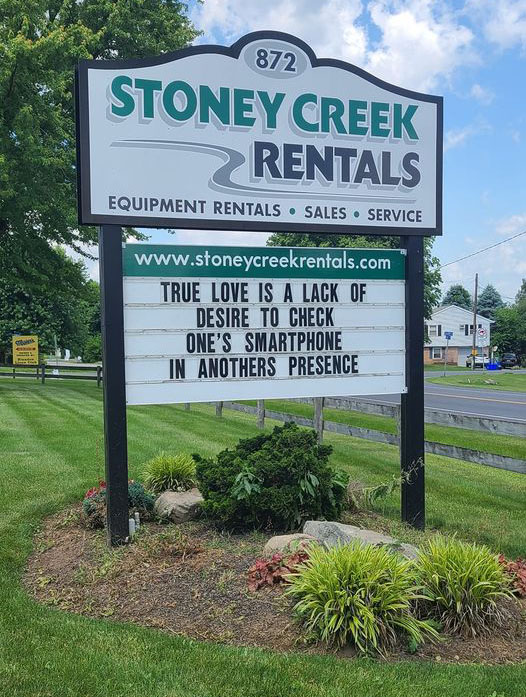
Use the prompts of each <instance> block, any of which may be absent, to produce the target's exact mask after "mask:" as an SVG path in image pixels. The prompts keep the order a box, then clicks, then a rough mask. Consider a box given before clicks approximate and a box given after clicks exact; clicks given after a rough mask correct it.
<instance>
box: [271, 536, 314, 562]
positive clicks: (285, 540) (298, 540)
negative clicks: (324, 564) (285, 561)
mask: <svg viewBox="0 0 526 697" xmlns="http://www.w3.org/2000/svg"><path fill="white" fill-rule="evenodd" d="M312 541H315V539H314V537H312V535H305V533H303V532H296V533H294V534H293V535H275V536H274V537H271V538H270V540H269V541H268V542H267V544H266V545H265V546H264V547H263V556H264V557H271V556H272V555H273V554H276V553H278V552H279V553H281V554H283V553H284V552H294V551H296V549H298V548H302V547H305V546H307V545H308V544H309V542H312Z"/></svg>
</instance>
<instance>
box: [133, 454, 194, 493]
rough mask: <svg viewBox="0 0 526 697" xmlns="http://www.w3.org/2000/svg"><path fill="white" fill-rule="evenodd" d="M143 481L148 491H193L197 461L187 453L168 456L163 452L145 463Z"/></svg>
mask: <svg viewBox="0 0 526 697" xmlns="http://www.w3.org/2000/svg"><path fill="white" fill-rule="evenodd" d="M143 479H144V483H145V485H146V486H147V487H148V489H151V491H154V492H161V491H165V490H167V489H170V490H172V491H184V490H185V489H191V488H192V487H193V486H194V485H195V461H194V459H193V457H192V456H191V455H186V454H185V453H181V454H179V455H167V454H166V453H164V452H161V453H159V455H157V456H156V457H154V458H152V459H151V460H148V462H146V463H145V465H144V467H143Z"/></svg>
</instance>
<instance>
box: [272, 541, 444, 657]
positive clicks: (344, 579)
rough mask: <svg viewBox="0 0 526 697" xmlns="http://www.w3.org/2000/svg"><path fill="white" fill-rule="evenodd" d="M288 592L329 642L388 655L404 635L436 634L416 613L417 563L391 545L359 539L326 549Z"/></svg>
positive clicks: (415, 639) (314, 632)
mask: <svg viewBox="0 0 526 697" xmlns="http://www.w3.org/2000/svg"><path fill="white" fill-rule="evenodd" d="M287 580H288V582H289V587H288V588H287V590H286V591H285V592H286V593H287V594H288V595H291V596H293V597H294V598H296V599H297V603H296V605H295V606H294V610H295V612H296V614H297V615H298V616H299V618H300V619H301V620H302V622H303V624H304V626H305V627H306V629H307V631H308V634H309V635H310V636H311V637H312V638H314V639H316V640H318V641H321V642H323V643H324V644H327V645H328V646H334V647H341V646H344V645H345V644H348V643H350V644H353V645H354V646H355V647H356V648H357V649H358V651H360V652H361V653H371V652H373V651H376V652H378V653H383V652H384V651H385V649H387V648H388V647H390V646H392V645H393V644H394V643H395V642H396V640H397V637H398V635H399V634H406V635H408V638H409V639H410V640H411V641H412V643H413V644H421V643H422V642H423V641H424V640H425V638H427V637H429V638H436V637H437V636H438V635H437V632H436V630H435V629H434V628H433V627H432V625H431V624H430V623H428V622H426V621H424V620H421V619H418V618H417V617H415V616H414V614H413V612H412V608H413V604H414V602H415V601H416V600H417V598H418V597H419V594H418V591H419V589H418V585H417V579H416V573H415V567H414V563H413V562H411V561H408V560H405V559H403V558H402V557H400V556H398V555H397V554H393V552H391V551H389V550H388V549H386V548H385V547H373V546H372V545H364V544H363V543H361V542H359V541H355V542H352V543H351V544H348V545H344V546H338V547H333V548H332V549H329V550H327V549H324V548H322V547H314V546H311V547H309V558H308V560H307V561H306V562H305V563H304V564H303V565H301V566H300V567H299V568H298V570H297V572H296V573H293V574H291V575H290V576H289V577H288V579H287Z"/></svg>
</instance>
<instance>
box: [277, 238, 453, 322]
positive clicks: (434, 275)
mask: <svg viewBox="0 0 526 697" xmlns="http://www.w3.org/2000/svg"><path fill="white" fill-rule="evenodd" d="M267 244H268V245H270V246H274V247H286V246H291V247H371V248H375V249H381V248H387V249H397V248H398V247H399V246H400V238H399V237H377V236H373V235H370V236H366V235H359V236H356V237H355V236H353V235H329V234H309V235H305V234H302V233H295V232H276V233H274V234H273V235H272V236H271V237H270V238H269V239H268V241H267ZM432 248H433V240H432V239H430V238H425V239H424V264H425V266H424V314H425V318H426V319H429V318H430V317H431V313H432V312H433V308H434V307H436V305H437V304H438V301H439V299H440V282H441V280H442V278H441V274H440V262H439V260H438V259H437V257H435V256H433V254H432Z"/></svg>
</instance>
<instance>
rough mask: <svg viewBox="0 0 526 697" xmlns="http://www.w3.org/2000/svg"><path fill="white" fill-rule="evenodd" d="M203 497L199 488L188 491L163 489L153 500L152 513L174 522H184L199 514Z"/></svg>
mask: <svg viewBox="0 0 526 697" xmlns="http://www.w3.org/2000/svg"><path fill="white" fill-rule="evenodd" d="M202 502H203V497H202V496H201V492H200V491H199V489H190V491H163V493H162V494H161V495H160V496H159V497H158V498H157V500H156V501H155V505H154V507H153V510H154V513H155V514H156V515H158V516H159V517H160V518H165V519H166V518H168V519H169V520H171V521H173V522H174V523H185V522H186V521H187V520H194V518H197V516H198V515H199V509H200V507H201V503H202Z"/></svg>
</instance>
